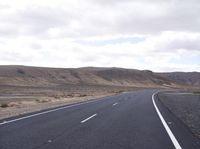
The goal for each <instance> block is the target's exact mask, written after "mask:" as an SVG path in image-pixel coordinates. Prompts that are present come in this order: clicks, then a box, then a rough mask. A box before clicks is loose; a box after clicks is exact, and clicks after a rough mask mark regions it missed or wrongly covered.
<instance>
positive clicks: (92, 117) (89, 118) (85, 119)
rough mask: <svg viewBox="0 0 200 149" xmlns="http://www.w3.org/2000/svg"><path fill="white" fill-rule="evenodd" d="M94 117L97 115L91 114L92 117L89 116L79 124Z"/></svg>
mask: <svg viewBox="0 0 200 149" xmlns="http://www.w3.org/2000/svg"><path fill="white" fill-rule="evenodd" d="M95 116H97V114H93V115H92V116H90V117H88V118H86V119H84V120H82V121H81V123H85V122H86V121H88V120H89V119H91V118H93V117H95Z"/></svg>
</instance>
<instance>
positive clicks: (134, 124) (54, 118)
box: [0, 90, 199, 149]
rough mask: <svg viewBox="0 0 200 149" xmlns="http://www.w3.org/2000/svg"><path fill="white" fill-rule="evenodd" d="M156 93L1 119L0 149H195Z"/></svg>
mask: <svg viewBox="0 0 200 149" xmlns="http://www.w3.org/2000/svg"><path fill="white" fill-rule="evenodd" d="M155 92H156V91H155V90H142V91H134V92H131V93H124V94H120V95H116V96H110V97H104V98H100V99H96V100H92V101H89V102H83V103H78V104H72V105H68V106H63V107H60V108H54V109H49V110H46V111H42V112H36V113H31V114H27V115H23V116H18V117H13V118H9V119H5V120H1V121H0V149H173V148H183V149H184V148H185V149H193V148H194V149H195V148H196V149H199V146H198V141H199V140H197V139H196V138H194V137H193V135H192V134H191V132H190V131H189V130H188V129H187V127H185V125H183V124H182V123H181V122H180V120H178V119H177V118H176V117H175V116H174V115H173V114H172V113H171V112H169V111H168V110H167V109H166V108H165V107H164V106H162V104H161V103H160V101H159V100H158V99H157V96H156V94H154V93H155ZM153 94H154V95H153ZM152 95H153V96H152ZM164 123H165V124H164Z"/></svg>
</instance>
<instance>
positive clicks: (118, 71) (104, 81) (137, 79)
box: [0, 66, 200, 87]
mask: <svg viewBox="0 0 200 149" xmlns="http://www.w3.org/2000/svg"><path fill="white" fill-rule="evenodd" d="M0 84H1V85H14V86H57V85H70V84H71V85H72V84H73V85H76V84H82V85H84V84H89V85H111V86H133V87H134V86H139V87H160V86H175V85H176V84H186V85H200V73H194V74H193V73H182V72H180V73H154V72H152V71H148V70H144V71H140V70H135V69H122V68H96V67H85V68H76V69H74V68H67V69H65V68H44V67H28V66H0Z"/></svg>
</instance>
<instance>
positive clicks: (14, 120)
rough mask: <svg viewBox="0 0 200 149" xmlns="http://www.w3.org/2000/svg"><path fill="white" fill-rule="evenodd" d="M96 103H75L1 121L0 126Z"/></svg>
mask: <svg viewBox="0 0 200 149" xmlns="http://www.w3.org/2000/svg"><path fill="white" fill-rule="evenodd" d="M100 100H101V99H100ZM97 101H99V100H93V101H86V102H82V103H76V104H73V105H67V106H64V107H60V108H56V109H52V110H49V111H44V112H40V113H35V114H32V115H28V116H24V117H21V118H17V119H13V120H8V121H3V122H1V123H0V126H1V125H5V124H8V123H12V122H16V121H20V120H23V119H27V118H30V117H35V116H39V115H43V114H47V113H51V112H55V111H58V110H62V109H66V108H70V107H74V106H79V105H82V104H87V103H91V102H97Z"/></svg>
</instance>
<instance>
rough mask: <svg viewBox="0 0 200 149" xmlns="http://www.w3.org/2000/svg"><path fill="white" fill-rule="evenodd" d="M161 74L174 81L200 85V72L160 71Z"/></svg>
mask: <svg viewBox="0 0 200 149" xmlns="http://www.w3.org/2000/svg"><path fill="white" fill-rule="evenodd" d="M159 75H160V76H161V77H164V78H167V79H169V80H171V81H174V82H176V83H178V84H187V85H192V86H200V73H199V72H171V73H160V74H159Z"/></svg>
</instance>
